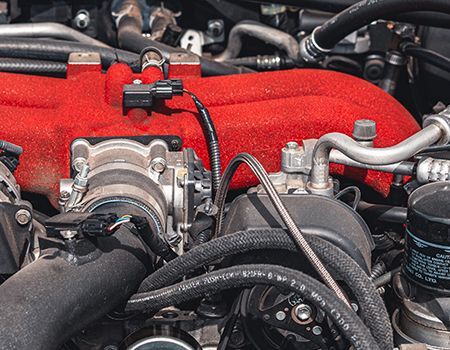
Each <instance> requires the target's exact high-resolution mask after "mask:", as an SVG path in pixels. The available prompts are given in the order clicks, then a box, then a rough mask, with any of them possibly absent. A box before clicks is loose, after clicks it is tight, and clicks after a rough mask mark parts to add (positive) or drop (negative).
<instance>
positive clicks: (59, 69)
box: [0, 57, 67, 75]
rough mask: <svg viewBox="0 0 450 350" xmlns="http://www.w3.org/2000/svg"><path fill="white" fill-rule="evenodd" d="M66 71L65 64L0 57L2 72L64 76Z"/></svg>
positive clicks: (0, 69)
mask: <svg viewBox="0 0 450 350" xmlns="http://www.w3.org/2000/svg"><path fill="white" fill-rule="evenodd" d="M66 71H67V64H66V63H63V62H51V61H43V60H32V59H27V58H7V57H0V72H12V73H27V74H45V75H48V74H57V75H63V74H65V73H66Z"/></svg>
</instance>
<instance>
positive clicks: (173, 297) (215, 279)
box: [126, 265, 380, 350]
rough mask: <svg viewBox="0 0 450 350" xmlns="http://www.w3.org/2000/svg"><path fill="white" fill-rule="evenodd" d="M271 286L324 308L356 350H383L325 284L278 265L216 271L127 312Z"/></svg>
mask: <svg viewBox="0 0 450 350" xmlns="http://www.w3.org/2000/svg"><path fill="white" fill-rule="evenodd" d="M255 284H264V285H271V286H275V287H278V288H280V289H281V290H287V291H291V292H294V293H296V294H298V295H300V296H301V297H304V298H305V299H307V300H309V301H311V302H312V303H313V304H314V305H315V306H316V307H318V308H320V309H322V310H323V311H324V312H325V313H326V314H327V315H328V316H329V317H330V319H331V320H332V321H333V322H334V324H335V325H336V327H337V328H338V329H339V330H340V331H341V332H342V335H343V336H344V337H345V338H346V339H347V340H348V341H349V342H350V343H351V344H352V345H353V347H354V349H364V350H368V349H371V350H376V349H380V347H379V346H378V344H377V342H376V341H375V340H374V338H373V337H372V335H371V334H370V332H369V330H368V329H367V328H366V327H365V326H364V324H363V323H362V321H361V320H360V319H359V317H358V315H357V314H356V313H355V312H354V311H353V310H352V309H351V308H349V307H348V306H347V305H346V304H345V303H344V302H343V301H342V300H340V299H339V298H338V297H337V296H336V295H335V294H334V293H333V292H332V291H331V290H330V289H328V288H327V287H326V286H325V285H323V284H322V283H320V282H319V281H317V280H315V279H314V278H312V277H310V276H308V275H306V274H304V273H302V272H299V271H296V270H292V269H288V268H285V267H281V266H275V265H240V266H233V267H230V268H226V269H223V270H218V271H213V272H211V273H208V274H206V275H203V276H199V277H196V278H193V279H191V280H187V281H185V282H180V283H178V284H175V285H173V286H169V287H166V288H163V289H160V290H155V291H152V292H148V293H145V294H144V295H139V296H133V297H132V298H131V299H130V300H129V302H128V304H127V308H126V310H127V311H136V310H142V309H150V310H159V309H161V308H163V307H167V306H170V305H179V304H180V303H183V302H186V301H190V300H193V299H197V298H200V297H202V296H205V295H206V294H215V293H218V292H221V291H223V290H227V289H234V288H243V287H252V286H254V285H255Z"/></svg>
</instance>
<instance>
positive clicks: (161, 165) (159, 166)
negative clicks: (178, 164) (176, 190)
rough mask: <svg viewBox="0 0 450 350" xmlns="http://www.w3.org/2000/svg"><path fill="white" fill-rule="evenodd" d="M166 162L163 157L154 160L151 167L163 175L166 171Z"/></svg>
mask: <svg viewBox="0 0 450 350" xmlns="http://www.w3.org/2000/svg"><path fill="white" fill-rule="evenodd" d="M166 164H167V162H166V160H165V159H164V158H163V157H156V158H153V159H152V161H151V163H150V167H151V168H152V169H153V170H154V171H156V172H157V173H162V172H163V171H164V170H165V169H166Z"/></svg>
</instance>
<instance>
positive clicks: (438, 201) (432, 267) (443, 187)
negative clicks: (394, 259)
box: [403, 182, 450, 294]
mask: <svg viewBox="0 0 450 350" xmlns="http://www.w3.org/2000/svg"><path fill="white" fill-rule="evenodd" d="M405 255H406V256H405V261H404V264H403V273H404V274H405V275H406V277H407V278H408V279H409V280H410V281H412V282H414V283H416V284H418V285H419V286H421V287H423V288H426V289H429V290H433V291H438V292H443V293H449V294H450V182H435V183H431V184H428V185H424V186H421V187H419V188H418V189H417V190H415V191H414V192H413V193H412V194H411V195H410V197H409V200H408V221H407V227H406V246H405Z"/></svg>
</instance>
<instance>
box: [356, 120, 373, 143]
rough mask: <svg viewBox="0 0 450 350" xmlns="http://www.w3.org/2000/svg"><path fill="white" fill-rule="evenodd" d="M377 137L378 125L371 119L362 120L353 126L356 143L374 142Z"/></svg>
mask: <svg viewBox="0 0 450 350" xmlns="http://www.w3.org/2000/svg"><path fill="white" fill-rule="evenodd" d="M376 137H377V124H376V123H375V122H374V121H373V120H370V119H360V120H357V121H355V124H354V125H353V138H354V139H355V140H356V141H373V140H374V139H375V138H376Z"/></svg>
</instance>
